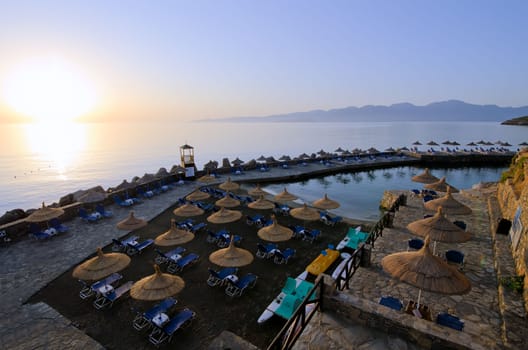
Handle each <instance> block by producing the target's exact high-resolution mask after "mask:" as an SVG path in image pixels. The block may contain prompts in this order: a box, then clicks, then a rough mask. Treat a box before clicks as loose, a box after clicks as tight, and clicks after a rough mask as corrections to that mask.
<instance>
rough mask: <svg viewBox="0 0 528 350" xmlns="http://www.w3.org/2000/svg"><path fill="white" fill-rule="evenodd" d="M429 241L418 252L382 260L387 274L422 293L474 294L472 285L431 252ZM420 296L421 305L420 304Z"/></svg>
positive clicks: (389, 256)
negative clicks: (423, 291) (470, 292)
mask: <svg viewBox="0 0 528 350" xmlns="http://www.w3.org/2000/svg"><path fill="white" fill-rule="evenodd" d="M429 242H430V239H429V237H426V239H425V243H424V245H423V247H422V248H421V249H420V250H418V251H411V252H400V253H394V254H390V255H387V256H386V257H384V258H383V259H382V260H381V266H382V267H383V270H385V271H386V272H387V273H389V274H390V275H391V276H392V277H393V278H396V279H399V280H400V281H402V282H406V283H409V284H410V285H413V286H415V287H417V288H419V289H420V294H421V292H422V290H425V291H429V292H434V293H442V294H464V293H467V292H469V291H470V289H471V282H470V281H469V280H468V279H467V277H466V276H464V275H463V274H462V273H461V272H459V271H458V269H456V268H455V267H453V266H450V265H449V264H447V263H446V262H445V261H444V260H443V259H442V258H439V257H437V256H434V255H433V254H432V253H431V250H430V249H429ZM420 294H419V295H418V304H419V303H420Z"/></svg>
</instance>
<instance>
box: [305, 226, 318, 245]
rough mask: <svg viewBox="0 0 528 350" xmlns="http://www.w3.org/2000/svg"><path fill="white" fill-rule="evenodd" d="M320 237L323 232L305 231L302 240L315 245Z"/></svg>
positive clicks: (315, 230)
mask: <svg viewBox="0 0 528 350" xmlns="http://www.w3.org/2000/svg"><path fill="white" fill-rule="evenodd" d="M320 235H321V231H320V230H317V229H311V230H304V236H303V238H302V240H303V241H307V242H310V243H313V242H314V241H315V240H316V239H317V238H319V236H320Z"/></svg>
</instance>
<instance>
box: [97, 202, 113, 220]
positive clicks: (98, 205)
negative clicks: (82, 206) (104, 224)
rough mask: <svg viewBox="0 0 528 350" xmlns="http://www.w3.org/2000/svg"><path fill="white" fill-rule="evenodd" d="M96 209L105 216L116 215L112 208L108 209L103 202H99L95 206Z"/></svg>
mask: <svg viewBox="0 0 528 350" xmlns="http://www.w3.org/2000/svg"><path fill="white" fill-rule="evenodd" d="M95 211H96V212H98V213H99V214H101V215H102V216H103V218H111V217H112V216H114V214H113V213H112V211H110V210H106V209H105V208H104V207H103V205H102V204H97V205H96V206H95Z"/></svg>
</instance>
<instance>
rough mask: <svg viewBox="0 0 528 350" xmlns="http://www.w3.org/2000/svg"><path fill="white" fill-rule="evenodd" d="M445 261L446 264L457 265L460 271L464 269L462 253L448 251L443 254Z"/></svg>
mask: <svg viewBox="0 0 528 350" xmlns="http://www.w3.org/2000/svg"><path fill="white" fill-rule="evenodd" d="M445 259H446V261H447V262H448V263H451V264H455V265H457V266H458V268H459V269H461V270H462V268H463V267H464V253H462V252H459V251H458V250H448V251H447V252H445Z"/></svg>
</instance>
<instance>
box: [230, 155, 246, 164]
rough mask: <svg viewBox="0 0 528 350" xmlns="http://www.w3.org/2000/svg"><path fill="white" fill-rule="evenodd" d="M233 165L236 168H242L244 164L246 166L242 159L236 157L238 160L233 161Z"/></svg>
mask: <svg viewBox="0 0 528 350" xmlns="http://www.w3.org/2000/svg"><path fill="white" fill-rule="evenodd" d="M231 164H233V165H234V166H241V165H242V164H244V161H243V160H241V159H240V158H238V157H236V159H235V160H233V161H232V162H231Z"/></svg>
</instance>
